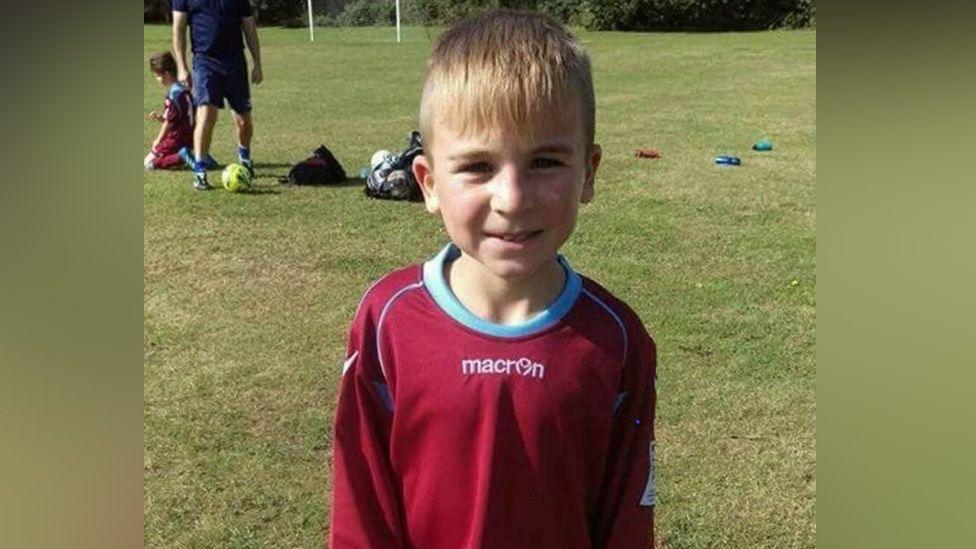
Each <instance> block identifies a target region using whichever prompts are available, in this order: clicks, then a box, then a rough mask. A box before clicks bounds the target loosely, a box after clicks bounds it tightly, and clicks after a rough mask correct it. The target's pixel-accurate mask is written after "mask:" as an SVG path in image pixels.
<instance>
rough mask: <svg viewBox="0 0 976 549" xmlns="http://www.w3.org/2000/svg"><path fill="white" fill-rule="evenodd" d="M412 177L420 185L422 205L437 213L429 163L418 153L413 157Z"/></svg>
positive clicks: (435, 195)
mask: <svg viewBox="0 0 976 549" xmlns="http://www.w3.org/2000/svg"><path fill="white" fill-rule="evenodd" d="M412 167H413V177H414V179H416V180H417V184H418V185H420V191H421V192H422V193H423V194H424V205H425V206H426V208H427V211H428V212H430V213H432V214H433V213H437V212H438V211H439V207H438V204H437V193H435V192H434V178H433V176H432V174H431V169H430V163H429V162H428V161H427V157H426V156H424V155H422V154H418V155H417V156H416V157H415V158H414V159H413V166H412Z"/></svg>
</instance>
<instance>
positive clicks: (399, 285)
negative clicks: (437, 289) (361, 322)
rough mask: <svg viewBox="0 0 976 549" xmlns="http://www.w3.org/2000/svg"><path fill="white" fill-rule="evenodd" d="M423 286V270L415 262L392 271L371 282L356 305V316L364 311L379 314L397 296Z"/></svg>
mask: <svg viewBox="0 0 976 549" xmlns="http://www.w3.org/2000/svg"><path fill="white" fill-rule="evenodd" d="M422 286H423V270H422V268H421V266H420V265H417V264H414V265H409V266H407V267H402V268H399V269H395V270H393V271H390V272H389V273H387V274H385V275H383V276H382V277H380V278H379V279H377V280H376V281H374V282H373V283H371V284H370V285H369V286H368V287H367V288H366V291H365V292H363V297H362V299H360V301H359V306H358V307H356V316H360V315H362V314H364V313H366V314H370V313H372V314H375V315H379V314H381V313H382V311H383V309H384V308H385V307H386V306H387V305H388V304H389V303H390V302H391V301H392V300H393V299H395V298H396V297H397V296H399V295H402V294H403V293H405V292H407V291H409V290H411V289H416V288H420V287H422Z"/></svg>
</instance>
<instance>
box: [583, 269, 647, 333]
mask: <svg viewBox="0 0 976 549" xmlns="http://www.w3.org/2000/svg"><path fill="white" fill-rule="evenodd" d="M580 279H581V280H582V283H583V284H582V288H581V290H580V297H581V298H586V299H589V300H591V301H593V302H594V303H595V304H596V305H597V306H598V307H599V308H601V309H603V310H605V311H606V312H607V313H608V314H610V315H611V316H613V317H616V318H617V319H618V320H619V321H620V322H621V324H623V326H624V328H625V329H626V330H627V331H628V332H634V331H635V330H643V331H646V332H649V330H648V329H647V327H646V326H645V325H644V323H643V321H642V320H641V318H640V316H639V315H638V314H637V313H636V312H635V311H634V309H632V308H631V307H630V305H628V304H627V303H626V302H624V300H622V299H620V298H618V297H617V296H615V295H614V294H613V293H612V292H611V291H610V290H608V289H606V288H605V287H603V286H602V285H601V284H600V283H598V282H596V281H595V280H593V279H592V278H589V277H587V276H585V275H582V274H581V275H580Z"/></svg>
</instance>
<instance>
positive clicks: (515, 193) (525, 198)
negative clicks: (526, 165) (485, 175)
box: [491, 168, 534, 214]
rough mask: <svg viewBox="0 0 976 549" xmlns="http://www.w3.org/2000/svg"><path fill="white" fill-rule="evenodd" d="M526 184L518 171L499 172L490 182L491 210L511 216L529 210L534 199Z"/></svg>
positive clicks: (524, 178)
mask: <svg viewBox="0 0 976 549" xmlns="http://www.w3.org/2000/svg"><path fill="white" fill-rule="evenodd" d="M527 183H528V181H527V178H526V177H525V176H524V175H523V174H522V173H521V171H520V170H518V169H515V168H511V169H506V170H502V171H501V172H499V173H498V175H497V176H496V177H495V180H494V181H493V182H492V197H491V208H492V210H494V211H496V212H499V213H503V214H513V213H518V212H521V211H524V210H529V209H531V208H532V204H533V201H534V198H533V196H532V189H530V188H529V186H528V184H527Z"/></svg>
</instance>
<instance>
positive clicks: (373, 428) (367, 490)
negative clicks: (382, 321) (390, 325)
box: [330, 311, 403, 549]
mask: <svg viewBox="0 0 976 549" xmlns="http://www.w3.org/2000/svg"><path fill="white" fill-rule="evenodd" d="M374 343H375V336H374V330H373V328H372V323H371V322H370V321H369V314H368V312H364V311H359V313H357V318H356V319H355V320H354V322H353V326H352V329H351V330H350V335H349V351H348V355H347V357H348V358H347V359H346V362H345V364H344V365H343V372H344V373H343V377H342V384H341V388H340V392H339V403H338V409H337V411H336V419H335V431H334V437H333V456H334V462H333V478H334V482H333V502H332V527H331V532H330V545H331V547H333V548H334V549H345V548H381V549H388V548H389V549H393V548H398V547H402V546H403V541H402V532H403V530H402V527H401V518H400V517H401V516H402V514H401V504H400V501H399V499H400V498H399V495H398V490H397V487H396V486H397V484H396V482H395V478H394V475H393V472H392V469H391V465H390V452H389V442H390V429H391V425H392V414H393V412H392V407H393V406H392V401H391V398H390V391H389V388H388V387H387V385H386V380H385V378H384V376H383V373H382V371H381V369H380V368H379V366H378V365H377V362H378V361H377V358H376V356H377V355H376V349H375V346H374Z"/></svg>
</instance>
